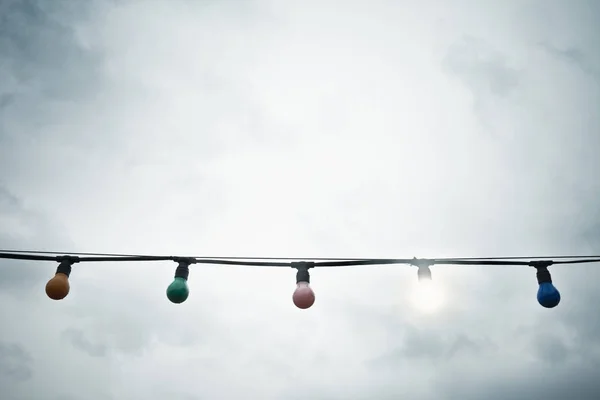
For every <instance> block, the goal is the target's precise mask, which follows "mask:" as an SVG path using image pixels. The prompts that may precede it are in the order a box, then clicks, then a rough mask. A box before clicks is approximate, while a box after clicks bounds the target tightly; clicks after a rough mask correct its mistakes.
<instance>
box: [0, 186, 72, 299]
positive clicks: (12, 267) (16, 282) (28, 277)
mask: <svg viewBox="0 0 600 400" xmlns="http://www.w3.org/2000/svg"><path fill="white" fill-rule="evenodd" d="M0 220H2V224H1V225H0V243H1V247H2V248H3V249H8V250H13V249H16V250H30V249H31V248H41V247H40V246H43V247H46V246H50V247H54V246H57V247H58V246H60V247H61V248H64V246H65V244H67V243H69V241H68V240H67V239H66V238H65V237H64V235H62V234H61V226H60V224H59V223H58V222H53V221H52V220H50V219H48V218H46V217H45V216H44V215H42V214H41V213H39V212H36V211H35V210H31V209H28V208H27V207H26V206H25V205H24V204H23V200H22V199H20V198H18V197H17V196H15V195H14V194H13V193H12V192H11V191H10V190H9V189H8V188H7V187H6V186H3V185H1V184H0ZM29 246H31V247H30V248H27V247H29ZM47 248H48V247H47ZM44 264H45V263H40V262H30V261H19V260H6V259H0V288H1V289H3V290H5V291H9V292H12V293H15V294H18V293H23V291H29V290H41V289H42V288H43V285H45V281H46V280H48V279H49V278H51V277H52V275H53V273H54V271H53V269H54V268H56V265H53V264H51V263H47V264H46V265H47V266H48V267H50V268H49V269H48V268H44V266H43V265H44Z"/></svg>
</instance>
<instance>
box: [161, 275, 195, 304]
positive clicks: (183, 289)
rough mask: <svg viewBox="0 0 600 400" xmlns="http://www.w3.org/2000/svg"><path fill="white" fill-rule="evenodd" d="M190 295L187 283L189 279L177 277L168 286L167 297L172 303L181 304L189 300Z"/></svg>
mask: <svg viewBox="0 0 600 400" xmlns="http://www.w3.org/2000/svg"><path fill="white" fill-rule="evenodd" d="M189 295H190V289H189V287H188V284H187V279H185V278H182V277H175V279H174V280H173V282H171V284H170V285H169V287H168V288H167V297H168V298H169V300H170V301H171V303H175V304H180V303H183V302H184V301H186V300H187V298H188V296H189Z"/></svg>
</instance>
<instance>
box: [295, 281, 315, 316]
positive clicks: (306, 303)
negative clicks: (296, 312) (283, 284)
mask: <svg viewBox="0 0 600 400" xmlns="http://www.w3.org/2000/svg"><path fill="white" fill-rule="evenodd" d="M292 300H293V301H294V305H296V307H298V308H300V309H302V310H306V309H307V308H310V307H311V306H312V305H313V304H315V292H314V291H313V290H312V288H311V287H310V284H309V283H308V282H298V283H297V284H296V290H294V294H293V295H292Z"/></svg>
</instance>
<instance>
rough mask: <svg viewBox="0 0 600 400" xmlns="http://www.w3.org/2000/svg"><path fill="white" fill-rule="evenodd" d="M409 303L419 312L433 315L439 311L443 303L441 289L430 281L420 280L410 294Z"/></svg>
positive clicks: (443, 297)
mask: <svg viewBox="0 0 600 400" xmlns="http://www.w3.org/2000/svg"><path fill="white" fill-rule="evenodd" d="M410 300H411V303H413V305H414V306H415V308H417V309H418V310H419V311H422V312H425V313H433V312H435V311H437V310H439V309H440V308H441V307H442V306H443V305H444V301H445V296H444V292H443V290H442V288H441V287H440V286H439V285H438V284H436V283H435V282H434V281H432V280H428V279H424V280H421V281H420V282H419V283H418V285H417V286H416V287H415V289H414V290H413V292H412V294H411V298H410Z"/></svg>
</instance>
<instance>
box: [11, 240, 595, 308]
mask: <svg viewBox="0 0 600 400" xmlns="http://www.w3.org/2000/svg"><path fill="white" fill-rule="evenodd" d="M0 259H10V260H30V261H53V262H58V263H59V265H58V267H57V268H56V272H55V274H54V276H53V277H52V278H51V279H50V280H49V281H48V283H47V284H46V295H47V296H48V297H49V298H50V299H52V300H62V299H64V298H65V297H67V295H68V294H69V292H70V288H71V286H70V282H69V277H70V275H71V271H72V266H73V265H74V264H77V263H84V262H150V261H172V262H173V261H174V262H177V263H178V266H177V268H176V270H175V277H174V280H173V282H172V283H171V284H170V285H169V286H168V287H167V291H166V294H167V298H168V299H169V300H170V301H171V302H172V303H175V304H181V303H183V302H185V301H186V300H187V298H188V297H189V287H188V276H189V267H190V265H192V264H217V265H236V266H258V267H288V268H289V267H291V268H294V269H296V270H297V272H296V289H295V291H294V293H293V295H292V300H293V303H294V304H295V305H296V307H298V308H300V309H308V308H310V307H312V306H313V304H314V302H315V293H314V291H313V290H312V288H311V287H310V273H309V269H311V268H317V267H347V266H375V265H399V264H403V265H410V266H415V267H417V268H418V270H417V277H418V280H419V282H420V286H421V285H423V287H424V288H426V289H429V288H430V287H431V286H430V283H431V281H432V273H431V269H430V267H432V266H434V265H463V266H468V265H472V266H475V265H479V266H485V265H487V266H528V267H533V268H535V269H536V276H537V281H538V291H537V300H538V303H539V304H540V305H541V306H542V307H544V308H554V307H556V306H557V305H558V304H559V303H560V300H561V295H560V292H559V291H558V290H557V289H556V287H555V286H554V284H553V282H552V277H551V275H550V271H549V270H548V268H549V267H550V266H552V265H556V264H584V263H598V262H600V256H554V257H548V256H542V257H496V258H494V257H484V258H473V257H472V258H439V259H417V258H412V259H383V258H318V257H317V258H312V257H298V258H289V257H287V258H275V257H204V256H203V257H174V256H149V255H133V254H106V253H70V254H64V253H58V252H49V251H14V250H0ZM302 259H304V260H303V261H296V260H302ZM532 259H535V260H532ZM306 260H310V261H306ZM425 292H427V290H426V291H425ZM425 295H426V296H428V297H431V296H432V295H431V294H425ZM429 302H430V303H431V299H429Z"/></svg>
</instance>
